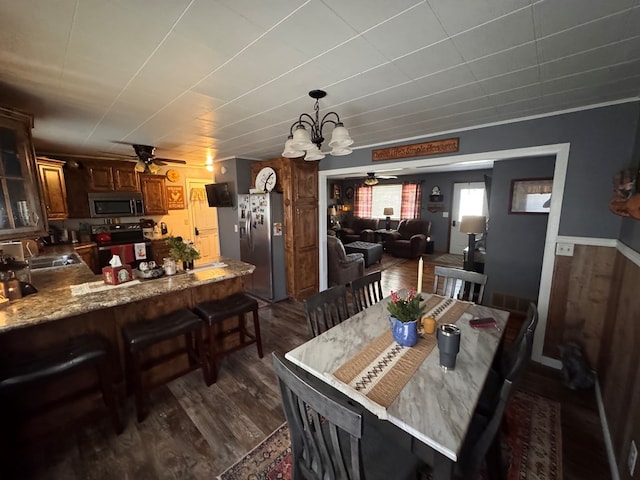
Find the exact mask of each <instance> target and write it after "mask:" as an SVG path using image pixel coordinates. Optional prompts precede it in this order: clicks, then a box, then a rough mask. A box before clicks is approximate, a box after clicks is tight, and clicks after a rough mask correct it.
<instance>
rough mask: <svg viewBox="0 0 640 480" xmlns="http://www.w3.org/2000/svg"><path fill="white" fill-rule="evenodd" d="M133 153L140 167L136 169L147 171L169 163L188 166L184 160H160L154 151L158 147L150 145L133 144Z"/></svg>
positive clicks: (137, 166)
mask: <svg viewBox="0 0 640 480" xmlns="http://www.w3.org/2000/svg"><path fill="white" fill-rule="evenodd" d="M131 146H132V147H133V151H134V152H135V153H136V157H137V158H138V165H136V168H142V169H143V170H145V171H147V170H149V169H150V168H151V166H152V165H160V166H162V165H166V164H167V163H179V164H182V165H186V163H187V162H186V161H184V160H174V159H171V158H158V157H156V156H155V155H154V153H153V152H154V151H155V149H156V147H152V146H150V145H138V144H132V145H131Z"/></svg>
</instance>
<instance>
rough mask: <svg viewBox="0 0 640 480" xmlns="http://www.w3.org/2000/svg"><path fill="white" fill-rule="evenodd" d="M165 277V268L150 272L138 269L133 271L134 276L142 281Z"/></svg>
mask: <svg viewBox="0 0 640 480" xmlns="http://www.w3.org/2000/svg"><path fill="white" fill-rule="evenodd" d="M162 275H164V268H162V267H154V268H150V269H149V270H138V269H137V268H134V269H133V276H134V277H136V278H142V279H146V280H148V279H150V278H158V277H161V276H162Z"/></svg>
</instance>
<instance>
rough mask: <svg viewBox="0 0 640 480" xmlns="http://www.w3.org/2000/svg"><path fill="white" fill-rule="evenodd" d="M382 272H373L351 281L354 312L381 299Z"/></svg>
mask: <svg viewBox="0 0 640 480" xmlns="http://www.w3.org/2000/svg"><path fill="white" fill-rule="evenodd" d="M381 282H382V273H381V272H374V273H370V274H369V275H365V276H364V277H360V278H357V279H355V280H354V281H352V282H351V296H352V299H353V311H354V313H358V312H361V311H362V310H364V309H365V308H367V307H370V306H371V305H373V304H374V303H378V302H379V301H380V300H382V298H383V295H382V283H381Z"/></svg>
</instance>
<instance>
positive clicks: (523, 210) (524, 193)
mask: <svg viewBox="0 0 640 480" xmlns="http://www.w3.org/2000/svg"><path fill="white" fill-rule="evenodd" d="M552 189H553V178H518V179H514V180H511V194H510V196H509V198H510V204H509V213H510V214H534V215H535V214H548V213H549V212H550V211H551V194H552Z"/></svg>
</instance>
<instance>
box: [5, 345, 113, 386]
mask: <svg viewBox="0 0 640 480" xmlns="http://www.w3.org/2000/svg"><path fill="white" fill-rule="evenodd" d="M110 348H111V344H110V343H109V342H108V341H107V339H105V338H104V337H102V336H100V335H95V334H90V335H81V336H79V337H75V338H72V339H71V340H69V341H66V342H64V343H60V344H58V345H54V346H52V347H50V348H46V349H43V350H39V351H37V352H35V353H28V354H25V355H21V356H19V357H17V358H11V359H8V360H7V361H3V362H1V363H2V369H1V370H0V392H3V393H4V392H7V391H9V390H11V389H13V388H18V387H20V386H25V385H29V384H31V383H34V382H38V381H42V380H45V379H49V378H52V377H55V376H57V375H60V374H63V373H66V372H69V371H71V370H74V369H76V368H79V367H84V366H86V365H89V364H92V363H96V364H97V363H98V362H99V361H103V360H104V359H106V357H107V354H108V352H109V349H110Z"/></svg>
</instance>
